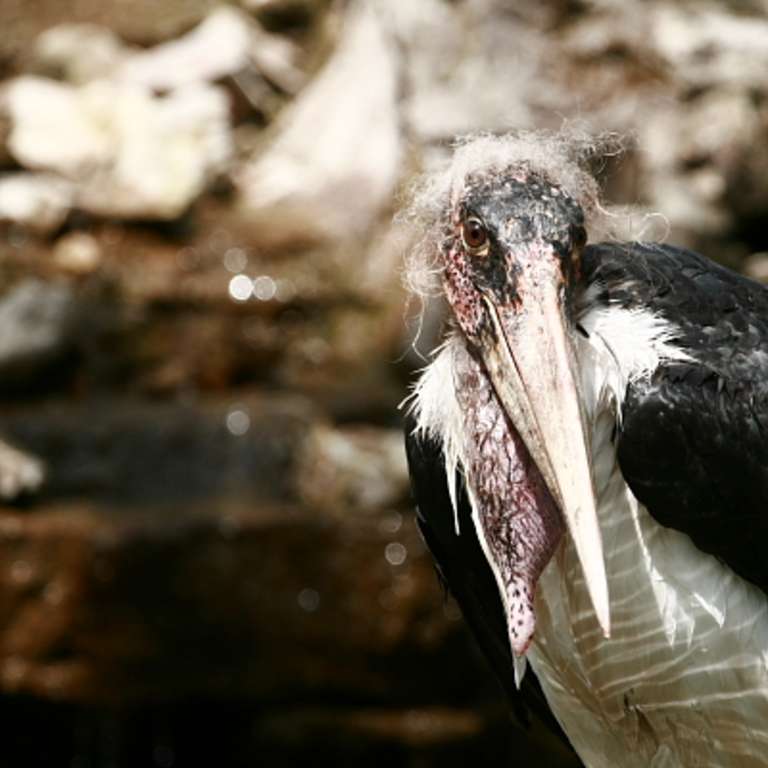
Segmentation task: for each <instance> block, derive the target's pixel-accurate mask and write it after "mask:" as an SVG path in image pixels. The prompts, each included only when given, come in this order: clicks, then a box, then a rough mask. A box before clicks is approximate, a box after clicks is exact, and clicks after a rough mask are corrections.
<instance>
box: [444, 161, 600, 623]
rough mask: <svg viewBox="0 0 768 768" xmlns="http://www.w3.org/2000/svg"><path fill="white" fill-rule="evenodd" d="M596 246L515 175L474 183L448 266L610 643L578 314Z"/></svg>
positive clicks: (447, 279)
mask: <svg viewBox="0 0 768 768" xmlns="http://www.w3.org/2000/svg"><path fill="white" fill-rule="evenodd" d="M585 240H586V234H585V228H584V214H583V211H582V210H581V208H580V206H579V205H578V203H577V202H576V201H575V200H574V199H573V198H572V197H570V196H569V195H568V194H567V193H566V192H565V191H564V190H562V189H560V188H558V187H557V186H554V185H553V184H550V183H549V182H548V181H546V180H545V179H544V178H542V177H539V176H536V175H532V174H529V173H526V172H524V171H521V170H515V169H511V170H509V171H508V172H506V173H498V174H493V175H487V176H484V177H482V178H478V179H472V178H471V177H470V179H469V180H468V183H467V184H466V186H465V192H464V194H463V195H462V196H461V198H460V199H459V200H458V201H457V202H456V204H455V206H454V207H453V209H452V211H451V220H450V223H449V224H448V231H447V232H446V237H445V240H444V242H443V248H442V257H443V260H444V287H445V293H446V297H447V299H448V302H449V304H450V306H451V309H452V311H453V314H454V316H455V319H456V322H457V323H458V325H459V327H460V328H461V330H462V332H463V333H464V335H465V336H466V338H467V340H468V342H469V344H470V347H471V348H472V349H473V350H474V351H475V353H476V354H477V356H478V357H479V358H480V359H481V360H482V363H483V365H484V368H485V370H486V372H487V374H488V376H489V378H490V380H491V382H492V384H493V388H494V390H495V392H496V396H497V398H498V400H499V402H500V403H501V406H502V408H503V409H504V411H505V412H506V414H507V416H508V418H509V421H510V423H511V425H512V426H513V428H514V429H515V430H516V431H517V433H518V434H519V435H520V437H521V438H522V440H523V442H524V443H525V446H526V448H527V449H528V452H529V453H530V456H531V457H532V459H533V460H534V462H535V463H536V465H537V467H538V470H539V471H540V472H541V475H542V477H543V479H544V481H545V483H546V486H547V488H548V490H549V492H550V494H551V496H552V498H553V499H554V501H555V502H556V504H557V505H558V507H559V509H560V511H561V513H562V515H563V517H564V519H565V521H566V523H567V525H568V529H569V531H570V533H571V536H572V537H573V540H574V543H575V545H576V550H577V552H578V555H579V559H580V561H581V564H582V568H583V570H584V574H585V577H586V582H587V587H588V589H589V591H590V595H591V598H592V602H593V604H594V606H595V609H596V612H597V615H598V618H599V620H600V623H601V625H602V627H603V630H604V632H605V633H606V634H607V633H608V631H609V619H608V594H607V584H606V577H605V570H604V563H603V554H602V543H601V538H600V530H599V527H598V523H597V512H596V503H595V495H594V489H593V481H592V473H591V469H590V451H589V432H588V430H587V427H586V423H585V415H584V408H583V404H582V395H581V387H580V383H579V382H580V378H579V374H578V370H577V365H576V356H575V353H574V344H575V341H574V334H575V332H576V329H575V327H574V321H573V317H572V314H571V304H572V299H573V296H574V293H575V290H576V283H577V281H578V276H579V259H580V255H581V249H582V247H583V246H584V243H585ZM510 512H511V513H512V512H513V510H511V511H510Z"/></svg>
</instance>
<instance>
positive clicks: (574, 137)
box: [403, 126, 624, 299]
mask: <svg viewBox="0 0 768 768" xmlns="http://www.w3.org/2000/svg"><path fill="white" fill-rule="evenodd" d="M623 148H624V147H623V143H622V140H621V137H620V136H619V135H617V134H615V133H608V134H600V135H597V136H595V135H590V134H589V133H587V132H586V131H584V130H582V129H579V128H574V127H573V126H568V127H565V128H563V129H561V130H559V131H516V132H513V133H508V134H505V135H502V136H497V135H493V134H488V133H481V134H473V135H469V136H463V137H461V138H459V139H457V140H456V141H455V142H454V143H453V154H452V155H451V156H450V157H449V158H448V159H447V160H446V161H445V162H444V163H443V164H442V166H441V167H440V168H439V169H438V170H436V171H433V172H431V173H427V174H425V175H424V176H423V177H422V178H420V179H418V180H417V181H416V183H415V184H414V186H413V188H412V190H411V194H410V196H409V203H408V205H407V207H406V209H405V210H404V212H403V217H404V218H405V220H406V221H408V222H409V223H410V224H412V225H413V226H414V227H415V228H416V229H417V231H418V233H419V236H418V238H417V240H416V245H415V247H414V248H413V249H412V250H411V252H410V254H409V255H408V256H407V258H406V264H405V282H406V285H407V287H408V289H409V290H410V292H411V293H413V294H415V295H416V296H419V297H421V298H422V299H425V298H427V297H428V296H430V295H434V294H435V293H437V292H438V291H439V287H440V275H441V273H442V265H441V263H440V259H439V242H440V239H441V237H442V235H443V233H444V231H445V227H446V224H447V223H448V219H447V217H448V216H449V213H450V210H451V209H452V207H453V206H454V205H455V204H456V202H457V201H458V200H459V199H460V198H461V196H462V195H463V193H464V191H465V189H466V186H467V183H468V180H469V179H470V178H472V177H477V176H478V175H491V174H494V173H504V172H506V171H508V170H509V169H519V170H522V171H524V172H533V173H536V174H538V175H540V176H543V177H544V178H546V179H547V180H548V181H549V182H550V183H552V184H554V185H556V186H558V187H560V188H561V189H562V190H563V191H564V192H566V193H567V194H568V195H569V196H570V197H572V198H573V199H574V200H575V201H576V202H577V203H579V205H580V206H581V208H582V211H583V212H584V219H585V223H586V229H587V233H588V236H589V238H590V239H592V240H594V239H596V238H601V237H605V236H610V233H611V231H612V229H613V226H612V222H611V221H610V219H611V214H609V213H608V212H607V211H606V210H605V209H604V208H603V206H602V205H601V204H600V191H599V187H598V184H597V181H596V180H595V178H594V176H593V175H592V173H591V172H590V171H589V170H588V168H587V164H588V163H589V161H591V160H593V159H599V158H601V157H609V156H613V155H617V154H620V153H621V152H622V151H623Z"/></svg>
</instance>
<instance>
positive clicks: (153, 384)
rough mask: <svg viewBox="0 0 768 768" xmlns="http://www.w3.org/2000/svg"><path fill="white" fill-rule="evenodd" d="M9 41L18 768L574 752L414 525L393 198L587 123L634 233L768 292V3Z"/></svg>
mask: <svg viewBox="0 0 768 768" xmlns="http://www.w3.org/2000/svg"><path fill="white" fill-rule="evenodd" d="M0 29H1V30H2V32H1V33H0V78H2V81H1V82H0V276H1V277H2V281H1V282H0V496H1V497H2V505H1V506H0V734H2V738H0V764H1V765H2V766H10V767H11V768H15V767H16V766H25V767H26V766H66V767H68V768H69V767H71V768H91V767H93V768H102V767H110V768H113V767H114V768H118V767H119V768H122V767H123V766H130V767H131V768H133V767H134V766H135V767H136V768H144V767H145V766H157V767H158V768H173V767H175V766H180V767H183V766H193V765H195V766H196V765H205V766H255V765H266V766H282V765H285V766H293V765H304V764H313V765H324V764H326V763H329V764H330V763H332V764H335V765H360V764H365V765H382V766H383V765H386V766H414V767H415V766H419V767H421V766H436V765H441V766H454V765H456V766H458V765H465V764H467V763H468V762H470V761H472V760H476V761H478V762H479V763H480V764H489V763H491V761H493V762H494V763H495V764H503V765H524V764H527V765H548V766H558V765H560V766H569V765H573V759H572V758H571V757H569V755H568V754H567V753H566V752H565V751H564V750H563V749H561V748H559V747H558V746H557V745H556V744H554V743H553V742H552V741H551V740H550V739H548V738H547V737H546V735H544V734H538V733H534V734H532V735H526V736H521V735H520V734H519V732H517V731H515V730H514V728H512V727H511V726H510V724H509V721H508V716H507V714H506V708H505V705H504V702H503V701H502V699H501V694H500V692H499V690H498V689H497V687H496V684H495V682H494V681H493V679H492V677H491V676H490V674H489V673H488V671H487V669H486V668H485V666H484V664H483V662H482V660H481V659H480V657H479V654H478V652H477V650H476V649H475V647H474V645H473V642H472V640H471V639H470V638H469V636H468V634H467V633H466V631H465V630H464V628H463V626H462V623H461V621H460V617H459V614H458V611H457V609H456V607H455V606H454V605H453V603H451V602H450V600H447V599H446V598H445V597H444V595H443V594H442V592H441V590H440V588H439V586H438V584H437V581H436V579H435V576H434V573H433V569H432V565H431V562H430V559H429V557H428V555H427V554H426V553H425V551H424V547H423V545H422V543H421V541H420V539H419V537H418V534H417V532H416V530H415V527H414V522H413V514H412V508H411V504H410V501H409V497H408V483H407V474H406V468H405V464H404V457H403V452H402V445H401V443H402V441H401V434H400V428H399V422H400V416H399V413H398V411H397V405H398V403H399V402H400V401H401V400H402V399H403V397H404V396H405V394H406V393H407V387H408V382H409V380H410V379H411V378H412V373H413V371H414V370H415V369H416V368H418V367H419V366H421V365H423V364H424V358H423V357H421V356H420V355H419V353H418V352H417V351H416V350H415V349H414V348H413V347H412V346H411V342H412V340H413V334H414V328H413V325H414V324H413V322H411V321H409V316H408V313H407V312H406V310H405V305H406V297H405V295H404V292H403V289H402V287H401V274H400V265H401V261H402V256H403V253H404V252H405V251H406V250H407V247H408V238H409V235H408V233H407V232H406V231H404V230H403V228H402V226H401V225H399V224H396V223H395V224H393V214H394V213H395V212H396V211H397V209H398V207H399V206H400V205H401V204H402V201H403V199H404V190H405V189H407V185H408V183H409V181H410V180H412V179H413V178H414V176H415V174H417V173H419V172H421V171H423V170H425V169H429V168H430V167H432V166H433V165H434V164H435V163H436V162H439V160H440V158H441V157H443V156H444V155H445V154H446V151H447V149H446V148H447V146H448V144H449V142H450V140H451V138H452V137H453V136H455V135H456V134H461V133H465V132H468V131H475V130H490V131H504V130H507V129H510V128H534V127H547V128H557V127H559V126H560V125H561V124H562V123H563V121H564V120H569V121H574V120H575V121H583V122H584V123H586V124H588V125H590V126H592V127H593V128H594V130H596V131H605V130H613V131H618V132H620V133H622V134H624V135H625V136H626V137H627V138H626V139H625V141H624V143H625V147H626V149H625V152H624V153H623V154H622V155H621V156H620V157H613V158H610V159H608V160H606V161H605V162H603V163H600V164H599V165H598V166H596V168H595V170H596V172H599V173H600V175H601V177H602V179H603V181H604V186H605V190H606V197H607V199H609V200H611V201H613V202H616V203H619V204H624V205H631V206H634V210H635V211H636V215H635V216H634V218H633V222H634V224H633V229H634V234H635V235H636V236H638V235H643V236H645V237H650V236H654V237H665V238H666V239H667V240H668V241H669V242H673V243H676V244H681V245H687V246H691V247H694V248H696V249H699V250H701V251H703V252H704V253H706V254H707V255H709V256H711V257H713V258H715V259H717V260H719V261H721V262H724V263H726V264H728V265H729V266H732V267H734V268H737V269H740V270H742V271H745V272H747V273H749V274H751V275H752V276H755V277H757V278H759V279H760V278H764V277H766V276H768V256H766V255H765V254H764V253H763V252H764V251H766V250H768V237H767V236H766V227H765V213H766V205H767V204H768V142H767V141H766V139H767V138H768V0H730V2H726V1H725V0H723V1H722V2H703V1H698V0H697V1H696V2H694V1H693V0H691V1H690V2H682V1H680V0H653V1H648V2H641V1H640V0H634V1H630V2H622V1H620V0H544V1H542V0H508V1H507V2H504V1H503V0H347V1H346V2H344V1H342V0H339V1H333V0H239V1H238V2H234V1H233V2H230V3H222V2H219V1H218V0H164V1H163V2H159V1H158V0H0ZM653 212H661V213H663V217H661V216H653V215H650V216H649V215H648V214H652V213H653ZM438 314H439V313H438ZM439 322H440V321H439V316H433V315H431V314H430V315H428V316H427V322H426V325H425V328H424V331H423V333H422V335H421V338H420V340H419V345H418V346H419V347H420V349H421V350H422V353H426V352H427V351H428V350H429V348H430V347H431V345H433V344H434V343H435V342H436V340H437V338H438V337H439Z"/></svg>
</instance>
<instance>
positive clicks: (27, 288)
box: [0, 278, 75, 385]
mask: <svg viewBox="0 0 768 768" xmlns="http://www.w3.org/2000/svg"><path fill="white" fill-rule="evenodd" d="M74 308H75V300H74V296H73V294H72V291H71V290H70V289H69V288H68V287H67V286H66V285H64V284H62V283H45V282H43V281H41V280H38V279H33V278H30V279H27V280H24V281H23V282H21V283H19V284H18V285H16V286H15V287H14V288H12V289H11V290H10V291H9V292H8V293H6V294H5V295H4V296H3V297H2V298H1V299H0V380H2V384H3V385H5V384H7V383H8V381H7V380H8V379H16V378H19V377H24V378H27V377H29V376H33V375H34V374H35V373H36V372H38V371H40V370H41V369H44V368H45V367H46V366H47V365H48V364H50V363H51V362H52V361H53V360H55V359H56V358H57V357H59V356H61V355H62V354H63V353H64V352H66V349H67V347H68V345H69V344H70V343H71V333H72V318H73V314H74Z"/></svg>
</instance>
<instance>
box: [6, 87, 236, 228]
mask: <svg viewBox="0 0 768 768" xmlns="http://www.w3.org/2000/svg"><path fill="white" fill-rule="evenodd" d="M4 106H5V110H6V111H7V113H8V115H9V116H10V119H11V122H12V130H11V135H10V137H9V140H8V148H9V150H10V152H11V153H12V154H13V156H14V157H15V159H16V160H17V161H18V162H20V163H21V164H22V165H25V166H27V167H28V168H33V169H43V170H49V171H55V172H57V173H59V174H61V175H62V176H65V177H66V178H68V179H69V180H71V181H73V182H75V183H76V189H75V198H76V204H77V206H78V207H79V208H81V209H82V210H84V211H87V212H89V213H92V214H95V215H99V216H117V217H121V218H141V219H174V218H176V217H178V216H180V215H181V214H182V213H183V212H184V211H185V210H186V209H187V208H188V207H189V205H190V204H191V203H192V201H193V200H194V199H195V198H196V197H197V196H198V195H199V194H200V193H201V192H202V191H203V190H204V189H205V187H206V185H207V184H209V183H210V182H211V180H212V179H214V178H215V177H216V176H217V175H218V174H220V173H221V172H222V171H223V170H224V168H225V167H226V164H227V160H228V157H229V154H230V151H231V147H230V135H229V126H228V105H227V99H226V96H225V94H224V93H223V92H222V91H221V90H219V89H217V88H214V87H212V86H204V85H196V86H190V87H188V88H184V89H180V90H177V91H174V92H173V93H171V94H169V95H168V96H166V97H165V98H158V97H154V96H152V94H151V93H150V92H149V91H147V90H145V89H142V88H140V87H137V86H127V85H126V86H118V85H115V84H113V83H109V82H106V81H99V82H94V83H91V84H89V85H86V86H83V87H81V88H74V87H72V86H68V85H64V84H61V83H56V82H54V81H51V80H46V79H43V78H34V77H23V78H18V79H16V80H14V81H12V82H11V84H10V85H9V86H8V88H7V89H6V92H5V98H4Z"/></svg>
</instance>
